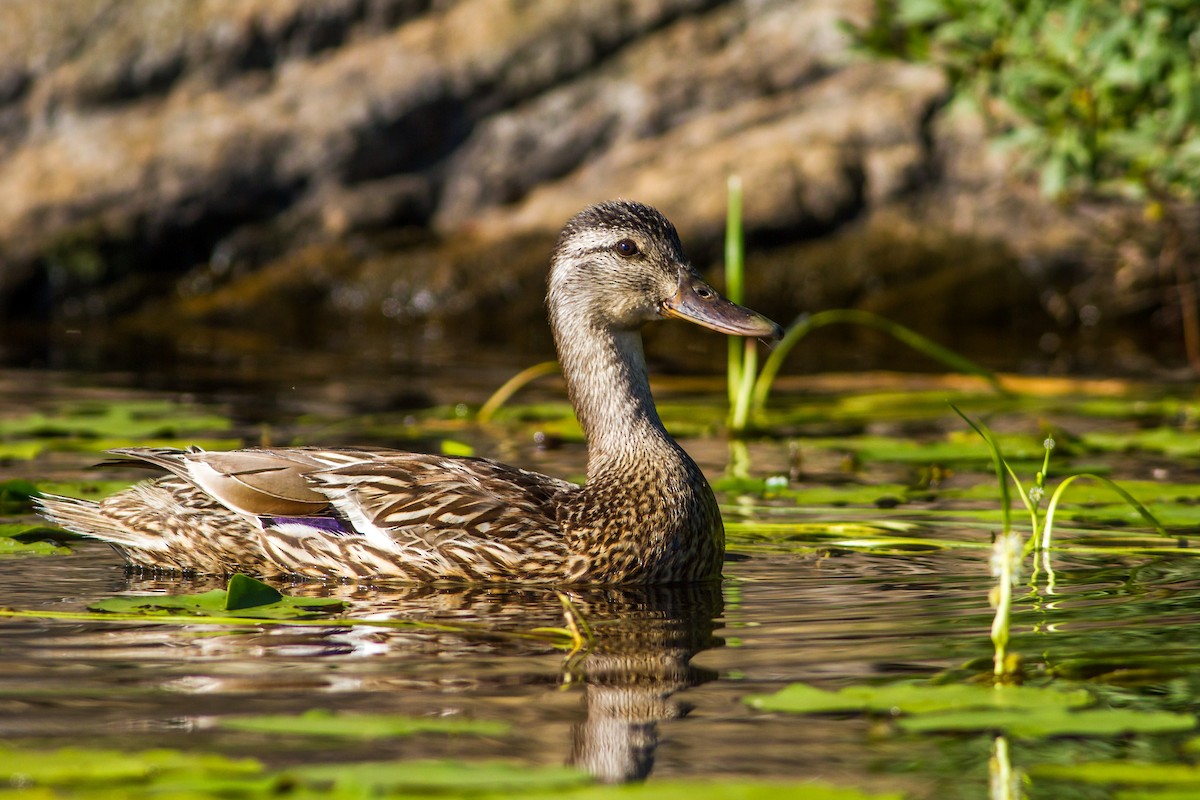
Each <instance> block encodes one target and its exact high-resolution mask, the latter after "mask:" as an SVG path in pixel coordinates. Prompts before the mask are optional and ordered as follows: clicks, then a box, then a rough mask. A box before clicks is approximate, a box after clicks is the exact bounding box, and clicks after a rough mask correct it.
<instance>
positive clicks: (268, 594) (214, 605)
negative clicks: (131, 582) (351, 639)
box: [88, 575, 346, 619]
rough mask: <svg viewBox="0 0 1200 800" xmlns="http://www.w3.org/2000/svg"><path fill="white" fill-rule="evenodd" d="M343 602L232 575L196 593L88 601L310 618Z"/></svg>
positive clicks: (161, 611)
mask: <svg viewBox="0 0 1200 800" xmlns="http://www.w3.org/2000/svg"><path fill="white" fill-rule="evenodd" d="M345 605H346V604H345V602H343V601H342V600H338V599H337V598H334V597H288V596H286V595H283V594H280V593H279V592H278V591H277V590H275V589H274V588H272V587H270V586H268V585H267V584H265V583H262V582H261V581H256V580H254V579H253V578H250V577H247V576H245V575H234V576H233V577H232V578H231V579H230V581H229V588H228V589H213V590H212V591H208V592H201V593H199V594H170V595H133V596H129V597H110V598H107V599H105V600H100V601H98V602H95V603H92V604H91V605H90V606H88V608H90V609H91V610H93V611H107V612H110V613H117V614H139V615H146V616H174V615H180V614H185V615H191V616H197V617H237V618H242V617H245V618H247V619H310V618H312V617H316V616H320V615H321V614H325V613H329V612H331V611H340V610H341V609H342V608H344V607H345Z"/></svg>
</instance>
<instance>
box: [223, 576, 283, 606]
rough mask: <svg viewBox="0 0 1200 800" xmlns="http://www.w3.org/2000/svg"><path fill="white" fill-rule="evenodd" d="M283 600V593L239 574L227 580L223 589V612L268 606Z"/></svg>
mask: <svg viewBox="0 0 1200 800" xmlns="http://www.w3.org/2000/svg"><path fill="white" fill-rule="evenodd" d="M281 600H283V593H282V592H280V591H279V590H278V589H276V588H275V587H274V586H268V585H267V584H265V583H263V582H262V581H258V580H255V579H254V578H251V577H250V576H249V575H243V574H241V573H240V572H239V573H237V574H236V575H234V576H233V577H231V578H230V579H229V584H228V585H227V586H226V587H225V607H224V610H225V611H238V610H240V609H243V608H256V607H258V606H269V605H272V604H274V603H278V602H279V601H281Z"/></svg>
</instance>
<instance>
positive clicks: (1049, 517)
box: [1041, 472, 1171, 550]
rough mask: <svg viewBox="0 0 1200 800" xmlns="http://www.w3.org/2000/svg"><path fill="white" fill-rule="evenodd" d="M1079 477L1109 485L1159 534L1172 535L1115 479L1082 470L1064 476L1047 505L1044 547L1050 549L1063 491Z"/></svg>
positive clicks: (1043, 528)
mask: <svg viewBox="0 0 1200 800" xmlns="http://www.w3.org/2000/svg"><path fill="white" fill-rule="evenodd" d="M1079 478H1087V479H1089V480H1093V481H1096V482H1097V483H1099V484H1101V485H1102V486H1107V487H1108V488H1109V489H1112V490H1113V491H1114V492H1115V493H1116V494H1118V495H1120V497H1121V499H1122V500H1124V501H1125V502H1126V503H1128V504H1129V505H1130V506H1132V507H1133V509H1134V510H1135V511H1137V512H1138V514H1139V515H1140V516H1141V518H1142V519H1144V520H1146V522H1147V524H1149V525H1150V527H1152V528H1154V530H1156V531H1157V532H1158V533H1159V535H1161V536H1170V535H1171V534H1169V533H1167V529H1166V528H1164V527H1163V526H1162V523H1160V522H1159V521H1158V518H1157V517H1155V516H1154V515H1153V514H1152V513H1150V509H1148V508H1146V507H1145V506H1144V505H1142V504H1141V503H1140V502H1138V500H1137V498H1135V497H1134V496H1133V495H1131V494H1130V493H1129V492H1128V491H1126V490H1125V489H1123V488H1121V487H1120V486H1119V485H1118V484H1116V483H1115V482H1114V481H1112V480H1110V479H1109V478H1105V477H1104V476H1103V475H1094V474H1092V473H1090V472H1081V473H1079V474H1078V475H1070V476H1068V477H1066V478H1063V481H1062V483H1060V484H1059V485H1058V486H1057V487H1056V488H1055V489H1054V494H1052V495H1050V502H1049V504H1048V505H1047V506H1046V519H1045V522H1044V523H1043V527H1042V536H1041V547H1042V549H1044V550H1048V549H1049V548H1050V534H1051V533H1052V532H1053V530H1054V512H1055V511H1056V510H1057V509H1058V501H1059V500H1061V499H1062V496H1063V493H1064V492H1066V490H1067V487H1068V486H1070V485H1071V484H1072V483H1073V482H1074V481H1076V480H1078V479H1079Z"/></svg>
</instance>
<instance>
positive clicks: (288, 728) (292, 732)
mask: <svg viewBox="0 0 1200 800" xmlns="http://www.w3.org/2000/svg"><path fill="white" fill-rule="evenodd" d="M218 724H219V725H220V726H221V727H222V728H231V729H233V730H239V731H250V732H253V733H271V734H284V735H289V736H333V737H339V738H346V739H386V738H391V737H395V736H412V735H414V734H418V733H446V734H474V735H477V736H502V735H504V734H506V733H508V731H509V730H510V729H511V726H510V725H509V724H508V723H507V722H495V721H490V720H475V719H458V718H455V717H402V716H394V715H387V714H337V713H334V712H331V711H325V710H321V709H314V710H312V711H306V712H305V713H303V714H300V715H291V714H279V715H263V716H257V717H230V718H227V719H222V720H220V722H219V723H218Z"/></svg>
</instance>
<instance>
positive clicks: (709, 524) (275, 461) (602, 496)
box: [39, 201, 780, 584]
mask: <svg viewBox="0 0 1200 800" xmlns="http://www.w3.org/2000/svg"><path fill="white" fill-rule="evenodd" d="M546 304H547V306H548V308H549V313H550V325H551V327H552V328H553V331H554V341H555V345H556V347H557V349H558V356H559V361H560V362H561V364H562V371H563V375H564V377H565V379H566V383H567V391H568V392H569V395H570V399H571V404H572V406H573V407H574V408H575V413H576V415H577V416H578V417H579V422H580V424H581V425H582V427H583V432H584V434H585V435H586V437H587V443H588V464H587V483H586V485H584V486H582V487H581V486H576V485H574V484H571V483H567V482H566V481H561V480H558V479H557V478H551V477H548V476H545V475H539V474H537V473H534V472H527V471H525V470H522V469H517V468H515V467H510V466H506V465H504V464H500V463H497V462H495V461H490V460H488V459H483V458H452V457H447V456H434V455H424V454H419V453H405V452H399V451H389V450H371V449H337V450H322V449H317V448H281V449H265V448H264V449H248V450H235V451H232V452H228V453H209V452H204V451H202V450H199V449H196V448H191V449H188V450H164V449H146V448H129V449H124V450H115V451H113V452H114V453H116V454H118V455H120V456H122V457H124V458H129V459H139V460H142V461H147V462H149V463H151V464H153V465H156V466H159V467H162V468H163V469H166V470H167V471H168V472H169V473H171V474H170V475H167V476H164V477H162V478H159V479H157V480H152V481H147V482H144V483H140V484H137V485H135V486H133V487H131V488H129V489H127V490H125V491H122V492H119V493H117V494H115V495H112V496H110V497H108V498H106V499H104V500H102V501H101V502H99V503H93V502H90V501H86V500H75V499H71V498H66V497H44V498H42V499H41V500H40V501H39V502H40V504H41V511H42V513H43V514H44V515H45V516H46V517H47V518H48V519H50V520H52V521H53V522H56V523H58V524H59V525H62V526H63V527H64V528H67V529H70V530H72V531H75V532H77V533H80V534H83V535H85V536H91V537H94V538H97V539H102V540H104V541H106V542H109V543H111V544H112V545H114V546H115V547H116V548H117V550H118V551H120V552H121V553H122V554H123V555H124V556H125V558H126V559H127V560H128V561H129V563H130V564H132V565H134V566H138V567H146V568H151V569H169V570H183V571H188V572H202V573H215V574H222V573H229V572H234V571H243V572H252V573H256V574H261V575H281V574H291V575H303V576H311V577H316V578H333V579H342V580H351V581H359V580H368V579H376V578H379V579H392V580H404V581H436V580H460V581H462V580H465V581H522V582H537V583H598V584H651V583H668V582H677V581H695V580H702V579H706V578H715V577H717V576H719V575H720V573H721V561H722V555H723V551H724V545H725V542H724V538H725V534H724V527H723V526H722V524H721V515H720V513H719V511H718V510H717V502H716V500H715V499H714V497H713V493H712V489H710V488H709V485H708V482H707V481H705V479H704V476H703V474H701V472H700V469H699V467H697V466H696V464H695V462H693V461H692V459H691V458H689V457H688V455H687V453H685V452H684V451H683V450H682V449H681V448H680V447H679V445H678V444H676V443H675V441H674V440H673V439H671V437H670V435H668V433H667V431H666V429H665V428H664V427H663V424H662V421H661V420H660V419H659V417H658V412H657V411H656V410H655V408H654V400H653V398H652V397H651V395H650V386H649V382H648V380H647V377H646V364H645V359H644V357H643V355H642V339H641V333H640V329H641V327H642V325H643V324H644V323H646V322H649V321H651V320H655V319H658V318H660V317H677V318H679V319H685V320H689V321H691V322H694V323H696V324H698V325H703V326H704V327H707V328H712V329H714V330H717V331H721V332H723V333H727V334H732V335H735V336H758V337H769V336H778V335H779V332H780V331H779V326H777V325H776V324H775V323H773V322H771V321H770V320H768V319H766V318H765V317H763V316H761V315H759V314H757V313H755V312H753V311H750V310H749V309H746V308H742V307H741V306H739V305H736V304H734V303H732V302H730V301H729V300H726V299H725V298H724V297H722V296H721V295H719V294H718V293H717V292H716V291H714V290H713V289H712V288H711V287H710V286H709V285H708V284H707V283H705V282H704V280H703V279H702V278H701V277H700V275H699V274H698V273H697V272H696V270H695V269H694V268H693V267H692V266H691V265H690V264H689V263H688V262H687V261H686V260H685V258H684V256H683V249H682V246H681V245H680V242H679V235H678V234H677V233H676V232H675V228H674V226H672V225H671V223H670V222H669V221H668V220H667V219H666V218H665V217H663V216H662V214H660V213H659V212H658V211H656V210H655V209H653V208H650V207H648V206H645V205H641V204H639V203H632V202H626V201H614V202H608V203H601V204H599V205H596V206H592V207H591V208H588V209H585V210H584V211H581V212H580V213H579V214H577V215H576V216H575V217H574V218H573V219H572V220H571V221H570V222H568V223H567V225H566V227H565V228H563V231H562V234H561V235H560V236H559V239H558V243H557V245H556V247H555V249H554V255H553V258H552V263H551V267H550V277H549V291H548V293H547V296H546Z"/></svg>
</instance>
